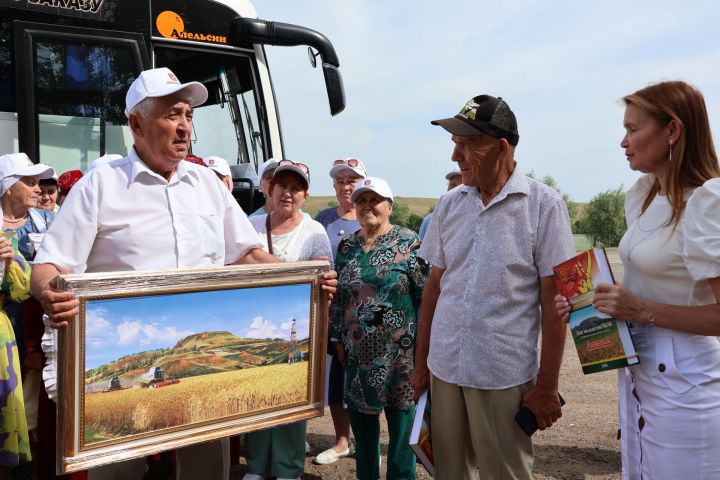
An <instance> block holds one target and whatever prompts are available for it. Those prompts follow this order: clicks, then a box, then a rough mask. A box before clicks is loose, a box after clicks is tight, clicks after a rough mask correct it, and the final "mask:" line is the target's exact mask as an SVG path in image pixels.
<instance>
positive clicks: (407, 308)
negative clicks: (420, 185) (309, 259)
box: [331, 177, 429, 480]
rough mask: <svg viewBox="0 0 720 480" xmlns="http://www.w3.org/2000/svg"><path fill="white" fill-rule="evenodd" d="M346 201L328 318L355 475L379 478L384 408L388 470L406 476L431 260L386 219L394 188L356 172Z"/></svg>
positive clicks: (411, 474) (410, 471) (410, 466)
mask: <svg viewBox="0 0 720 480" xmlns="http://www.w3.org/2000/svg"><path fill="white" fill-rule="evenodd" d="M352 201H353V202H354V204H355V213H356V215H357V219H358V222H360V226H361V228H360V230H359V231H358V232H357V233H355V234H354V235H352V236H350V237H348V238H346V239H344V240H342V241H341V242H340V245H339V247H338V251H337V258H336V263H335V265H336V269H337V272H338V287H337V293H336V294H335V298H334V299H333V303H332V307H331V320H332V324H333V335H334V338H333V340H336V341H337V343H335V345H336V349H337V356H338V358H339V359H340V361H341V363H343V364H344V366H345V374H346V378H345V402H346V403H347V405H348V414H349V416H350V425H351V426H352V431H353V434H354V436H355V463H356V477H357V478H358V479H360V480H376V479H378V478H380V464H379V455H380V413H381V412H383V411H384V412H385V418H386V419H387V422H388V432H389V434H390V442H389V445H388V459H387V478H389V479H405V480H411V479H414V478H415V455H414V454H413V452H412V450H411V449H410V446H409V445H408V436H409V434H410V430H411V429H412V423H413V417H414V414H415V402H414V401H413V389H412V387H411V386H410V377H411V375H412V373H413V368H414V357H415V335H416V333H417V322H418V318H419V315H418V313H419V309H420V300H421V297H422V291H423V287H424V285H425V280H426V278H427V275H428V272H429V267H428V265H427V264H426V263H425V262H424V261H423V260H422V259H421V258H420V257H418V256H417V249H418V248H419V247H420V239H419V238H418V236H417V234H415V232H413V231H412V230H410V229H407V228H405V227H400V226H397V225H392V224H391V223H390V214H391V213H392V202H393V195H392V192H391V191H390V187H389V186H388V184H387V182H386V181H385V180H383V179H380V178H376V177H366V178H364V179H362V180H360V182H358V183H357V185H356V186H355V190H354V191H353V193H352Z"/></svg>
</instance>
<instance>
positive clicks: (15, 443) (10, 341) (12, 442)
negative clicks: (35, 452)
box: [0, 239, 30, 466]
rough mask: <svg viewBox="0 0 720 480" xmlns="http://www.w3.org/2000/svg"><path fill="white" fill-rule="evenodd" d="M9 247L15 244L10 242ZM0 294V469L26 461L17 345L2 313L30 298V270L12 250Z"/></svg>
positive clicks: (28, 444) (6, 318) (27, 453)
mask: <svg viewBox="0 0 720 480" xmlns="http://www.w3.org/2000/svg"><path fill="white" fill-rule="evenodd" d="M13 246H14V247H15V248H17V243H16V241H15V240H14V239H13ZM0 261H1V260H0ZM1 288H2V294H0V305H1V306H2V307H1V308H0V465H9V466H14V465H17V464H18V463H20V462H21V461H28V460H30V442H29V439H28V429H27V420H26V419H25V404H24V402H23V389H22V381H21V380H20V358H19V356H18V348H17V341H16V340H15V333H14V332H13V327H12V324H11V322H10V318H9V317H8V316H7V314H6V313H5V308H4V307H5V304H6V303H7V302H8V301H13V302H20V301H22V300H25V299H26V298H28V296H29V294H30V266H29V265H28V263H27V262H26V261H25V259H24V258H23V257H22V255H20V253H19V252H18V251H17V250H16V251H15V257H14V261H13V262H12V263H11V264H10V267H9V268H8V269H7V270H6V271H5V275H4V278H3V280H2V287H1Z"/></svg>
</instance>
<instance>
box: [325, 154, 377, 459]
mask: <svg viewBox="0 0 720 480" xmlns="http://www.w3.org/2000/svg"><path fill="white" fill-rule="evenodd" d="M366 176H367V171H366V170H365V165H363V163H362V162H361V161H360V160H358V159H356V158H346V159H341V160H335V161H334V162H333V163H332V167H331V168H330V177H331V178H332V179H333V187H334V188H335V198H336V199H337V202H338V206H337V207H330V208H326V209H325V210H321V211H320V212H318V214H317V215H316V216H315V220H317V221H318V222H320V223H321V224H322V226H323V227H325V231H326V232H327V234H328V238H329V239H330V247H331V248H332V252H333V256H335V255H336V253H337V247H338V244H339V243H340V240H342V239H343V238H345V237H348V236H350V235H353V234H354V233H355V232H357V231H358V230H360V224H359V223H358V222H357V220H356V218H355V206H354V205H353V203H352V200H351V199H350V196H351V195H352V192H353V190H354V189H355V184H357V182H358V181H359V180H360V179H362V178H363V177H366ZM331 328H332V327H331ZM330 333H331V332H328V334H330ZM328 353H329V355H328V362H327V363H328V364H327V372H328V391H327V394H326V395H327V403H328V406H329V407H330V415H331V416H332V421H333V426H334V427H335V445H333V446H332V447H330V448H328V449H327V450H325V451H323V452H321V453H320V454H318V455H317V456H316V457H315V460H314V462H315V463H317V464H318V465H327V464H330V463H335V462H337V461H338V459H340V458H342V457H346V456H348V455H350V454H351V453H352V445H351V444H350V420H349V419H348V414H347V410H346V409H345V405H344V403H345V402H343V392H344V390H345V370H344V369H343V367H342V365H340V362H339V361H338V359H337V357H336V356H335V347H334V346H333V345H332V342H329V345H328Z"/></svg>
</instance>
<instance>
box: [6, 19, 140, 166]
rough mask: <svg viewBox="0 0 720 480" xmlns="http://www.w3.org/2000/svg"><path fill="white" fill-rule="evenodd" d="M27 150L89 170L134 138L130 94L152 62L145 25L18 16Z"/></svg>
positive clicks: (21, 130)
mask: <svg viewBox="0 0 720 480" xmlns="http://www.w3.org/2000/svg"><path fill="white" fill-rule="evenodd" d="M15 46H16V50H15V52H16V53H15V55H16V58H15V60H16V61H15V67H16V72H15V74H16V85H17V113H18V139H19V150H20V151H22V152H26V153H27V154H28V155H29V156H30V158H32V159H33V160H34V161H36V162H41V163H45V164H47V165H51V166H53V167H54V168H55V170H56V171H57V172H58V173H60V172H65V171H67V170H74V169H78V170H83V171H84V170H85V169H86V168H87V167H88V165H89V164H90V163H91V162H92V161H93V160H95V159H96V158H98V157H100V156H102V155H105V154H106V153H115V154H119V155H123V156H125V155H127V153H128V150H129V149H130V148H131V146H132V143H133V140H132V134H131V132H130V129H129V127H128V126H127V119H126V117H125V114H124V108H125V94H126V92H127V89H128V87H129V86H130V84H131V83H132V82H133V80H135V78H136V77H137V76H138V75H139V73H140V72H141V71H142V70H144V69H146V68H149V65H150V62H149V58H148V55H147V51H148V50H147V47H146V46H145V40H144V38H143V35H142V34H140V33H132V32H121V31H109V30H97V29H88V28H79V27H71V26H66V25H48V24H40V23H30V22H19V21H17V22H15Z"/></svg>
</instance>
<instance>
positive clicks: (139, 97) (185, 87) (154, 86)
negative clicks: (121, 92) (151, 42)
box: [125, 67, 208, 117]
mask: <svg viewBox="0 0 720 480" xmlns="http://www.w3.org/2000/svg"><path fill="white" fill-rule="evenodd" d="M180 91H182V93H183V98H184V99H185V100H187V102H188V103H189V104H190V106H191V107H197V106H198V105H202V104H203V103H205V101H206V100H207V98H208V91H207V88H205V85H203V84H202V83H200V82H188V83H180V80H178V78H177V77H176V76H175V74H174V73H173V72H172V71H171V70H170V69H169V68H166V67H161V68H153V69H150V70H145V71H144V72H141V73H140V75H139V76H138V77H137V78H136V79H135V81H134V82H133V83H132V84H131V85H130V88H129V89H128V92H127V95H125V116H126V117H127V116H130V112H131V111H132V109H133V108H135V106H136V105H137V104H138V103H140V102H142V101H143V100H145V99H146V98H149V97H165V96H167V95H172V94H173V93H176V92H180Z"/></svg>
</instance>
